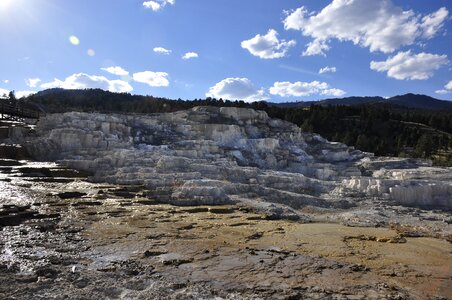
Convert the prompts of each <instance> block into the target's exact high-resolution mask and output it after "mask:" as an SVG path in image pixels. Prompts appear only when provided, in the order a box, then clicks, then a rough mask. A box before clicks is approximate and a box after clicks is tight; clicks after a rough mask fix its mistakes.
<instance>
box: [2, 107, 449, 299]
mask: <svg viewBox="0 0 452 300" xmlns="http://www.w3.org/2000/svg"><path fill="white" fill-rule="evenodd" d="M0 129H1V128H0ZM0 133H1V130H0ZM0 137H1V136H0ZM4 137H5V138H6V139H5V140H4V144H1V145H0V150H1V152H0V153H1V154H2V156H3V159H0V205H1V208H0V228H1V235H0V247H1V250H0V251H1V252H0V298H1V299H64V298H66V299H93V298H100V299H104V298H108V299H118V298H119V299H452V289H451V288H450V286H452V243H451V242H452V215H451V213H450V207H451V201H452V197H451V186H452V181H451V179H452V172H451V169H450V168H433V167H431V166H430V165H429V164H428V162H422V161H414V160H407V159H393V158H375V157H373V156H371V155H370V154H366V153H361V152H360V151H357V150H354V149H352V148H349V147H347V146H345V145H342V144H337V143H329V142H328V141H325V140H323V139H322V138H321V137H318V136H315V135H312V134H305V133H301V132H300V131H299V130H298V129H297V128H296V127H294V126H293V125H292V124H290V123H285V122H282V121H279V120H274V119H270V118H268V117H267V116H266V115H264V114H263V113H262V112H254V111H251V110H237V109H235V110H234V109H232V110H230V109H229V110H221V109H218V108H195V109H193V110H190V111H185V112H179V113H175V114H162V115H155V116H150V117H149V116H137V115H133V116H125V115H122V116H119V115H115V116H113V115H99V114H78V113H69V114H62V115H52V116H49V117H48V118H46V119H43V120H41V121H40V124H38V127H37V129H36V131H35V133H32V134H30V133H29V132H28V131H25V130H21V129H18V128H14V129H8V135H7V136H6V135H5V136H4ZM17 143H20V144H21V145H17ZM39 146H40V147H39ZM30 154H31V155H32V156H33V157H35V158H36V159H41V160H43V159H48V160H49V161H57V162H58V163H53V162H52V163H46V162H33V161H30V160H23V159H24V158H25V157H26V155H30ZM69 167H72V168H69ZM74 168H75V169H74Z"/></svg>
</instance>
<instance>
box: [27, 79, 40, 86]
mask: <svg viewBox="0 0 452 300" xmlns="http://www.w3.org/2000/svg"><path fill="white" fill-rule="evenodd" d="M40 82H41V79H39V78H29V79H27V80H25V83H26V84H27V85H28V86H29V87H31V88H35V87H37V86H38V83H40Z"/></svg>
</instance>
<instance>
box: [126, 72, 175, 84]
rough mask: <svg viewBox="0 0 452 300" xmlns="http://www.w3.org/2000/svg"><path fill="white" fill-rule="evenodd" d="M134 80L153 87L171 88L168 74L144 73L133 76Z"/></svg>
mask: <svg viewBox="0 0 452 300" xmlns="http://www.w3.org/2000/svg"><path fill="white" fill-rule="evenodd" d="M133 80H135V81H136V82H141V83H145V84H147V85H149V86H152V87H166V86H169V80H168V73H165V72H152V71H144V72H138V73H134V74H133Z"/></svg>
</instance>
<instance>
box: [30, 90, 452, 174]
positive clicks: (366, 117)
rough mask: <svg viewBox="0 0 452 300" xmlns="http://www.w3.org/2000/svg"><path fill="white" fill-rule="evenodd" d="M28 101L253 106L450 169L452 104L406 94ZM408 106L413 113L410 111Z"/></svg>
mask: <svg viewBox="0 0 452 300" xmlns="http://www.w3.org/2000/svg"><path fill="white" fill-rule="evenodd" d="M25 101H29V102H32V103H34V104H37V105H39V106H40V107H42V108H43V109H44V110H45V111H47V112H50V113H54V112H67V111H82V112H93V111H95V112H128V113H141V114H147V113H161V112H174V111H178V110H185V109H189V108H192V107H195V106H225V107H231V106H234V107H249V108H254V109H259V110H265V111H266V112H267V113H268V114H269V116H270V117H274V118H280V119H284V120H287V121H290V122H292V123H295V124H297V125H298V126H300V127H301V128H302V130H304V131H306V132H315V133H319V134H321V135H322V136H324V137H325V138H327V139H329V140H331V141H338V142H343V143H345V144H347V145H350V146H355V147H356V148H358V149H360V150H363V151H368V152H373V153H376V154H377V155H382V156H407V157H422V158H430V159H432V160H433V161H434V163H435V164H438V165H452V109H449V106H452V102H448V101H443V100H438V99H434V98H431V97H428V96H423V95H413V94H407V95H403V96H396V97H392V98H389V99H384V98H382V97H348V98H343V99H328V100H322V101H319V102H310V105H309V106H305V103H304V104H303V106H297V105H298V104H299V103H298V104H297V103H295V104H291V105H288V106H285V105H284V104H281V105H274V104H272V103H265V102H255V103H251V104H250V103H245V102H243V101H223V100H216V99H212V98H206V99H195V100H192V101H184V100H181V99H178V100H170V99H166V98H156V97H153V96H138V95H131V94H127V93H123V94H118V93H111V92H106V91H103V90H99V89H95V90H63V89H51V90H46V91H42V92H39V93H37V94H35V95H32V96H29V97H28V98H26V99H25ZM408 106H409V108H408Z"/></svg>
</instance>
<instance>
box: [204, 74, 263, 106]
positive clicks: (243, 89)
mask: <svg viewBox="0 0 452 300" xmlns="http://www.w3.org/2000/svg"><path fill="white" fill-rule="evenodd" d="M206 97H213V98H223V99H227V100H243V101H246V102H254V101H260V100H266V99H268V97H267V96H266V95H265V90H264V89H262V88H261V89H259V88H257V87H255V86H254V84H253V83H252V82H251V80H249V79H248V78H226V79H223V80H222V81H220V82H218V83H217V84H215V85H214V86H212V87H211V88H210V89H209V91H208V92H207V93H206Z"/></svg>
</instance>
